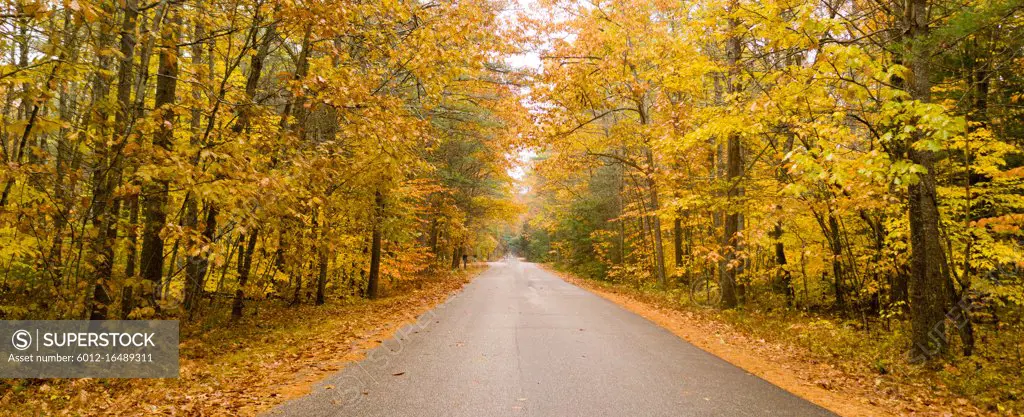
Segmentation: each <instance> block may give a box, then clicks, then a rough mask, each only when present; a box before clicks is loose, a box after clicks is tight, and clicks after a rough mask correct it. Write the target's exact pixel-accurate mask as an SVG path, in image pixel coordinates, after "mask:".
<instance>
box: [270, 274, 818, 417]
mask: <svg viewBox="0 0 1024 417" xmlns="http://www.w3.org/2000/svg"><path fill="white" fill-rule="evenodd" d="M267 415H271V416H382V417H383V416H387V417H394V416H417V417H419V416H446V417H449V416H450V417H486V416H531V417H547V416H552V417H556V416H557V417H561V416H586V417H591V416H595V417H596V416H644V417H647V416H652V417H653V416H831V415H832V414H831V413H829V412H827V411H825V410H824V409H822V408H820V407H818V406H816V405H813V404H811V403H809V402H807V401H804V400H802V399H800V398H798V397H796V396H794V395H792V394H790V393H788V392H786V391H783V390H782V389H780V388H778V387H776V386H774V385H772V384H770V383H768V382H765V381H764V380H762V379H760V378H758V377H756V376H753V375H751V374H748V373H747V372H745V371H743V370H742V369H739V368H737V367H735V366H732V365H730V364H729V363H727V362H725V361H723V360H721V359H719V358H717V357H715V356H713V355H711V354H709V353H706V352H704V351H702V350H700V349H698V348H696V347H694V346H693V345H690V344H689V343H687V342H685V341H683V340H682V339H680V338H678V337H676V336H675V335H673V334H672V333H670V332H668V331H667V330H665V329H662V328H661V327H658V326H657V325H655V324H653V323H651V322H649V321H647V320H646V319H644V318H642V317H640V316H637V315H635V314H633V313H631V312H629V311H626V310H624V309H622V308H620V307H619V306H617V305H615V304H614V303H612V302H610V301H607V300H605V299H603V298H600V297H598V296H595V295H593V294H591V293H589V292H587V291H585V290H583V289H580V288H579V287H576V286H574V285H572V284H569V283H566V282H565V281H562V280H561V279H559V278H558V277H556V276H554V275H553V274H551V273H549V272H547V271H544V270H543V269H541V268H539V267H538V266H537V265H534V264H530V263H525V262H519V261H515V260H510V261H507V262H497V263H493V264H491V267H490V269H488V270H487V271H486V272H484V273H483V274H481V275H480V276H479V277H477V278H476V279H475V280H474V281H473V282H471V283H470V284H468V285H466V287H465V288H464V290H463V291H462V292H461V293H459V294H458V295H456V296H454V297H452V298H451V299H450V300H448V302H446V303H445V304H442V305H441V306H439V307H437V308H435V309H434V310H432V311H430V312H428V313H426V314H424V315H423V316H421V317H420V319H419V321H417V322H416V323H415V324H413V325H410V326H408V327H406V328H404V329H402V330H400V331H399V334H398V335H396V337H395V338H393V339H390V340H386V341H384V343H383V344H382V345H381V346H380V347H378V348H376V349H375V350H373V351H371V352H370V353H369V354H368V355H367V358H366V359H365V360H363V361H362V362H359V363H357V364H351V365H349V366H347V367H346V368H345V369H344V370H343V371H341V372H339V373H338V374H336V375H334V376H331V377H329V378H327V379H326V380H325V381H323V382H321V383H320V384H318V385H317V386H316V387H314V389H313V392H312V393H311V394H309V395H307V396H305V397H301V398H298V399H295V400H292V401H290V402H287V403H285V404H283V405H281V406H280V407H278V408H275V409H273V410H271V411H269V412H268V414H267Z"/></svg>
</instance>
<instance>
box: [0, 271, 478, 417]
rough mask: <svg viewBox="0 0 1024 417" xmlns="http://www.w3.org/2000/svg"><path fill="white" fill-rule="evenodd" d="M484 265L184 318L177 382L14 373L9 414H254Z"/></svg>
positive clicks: (337, 365)
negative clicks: (334, 296)
mask: <svg viewBox="0 0 1024 417" xmlns="http://www.w3.org/2000/svg"><path fill="white" fill-rule="evenodd" d="M481 268H483V267H482V266H477V267H471V268H470V269H469V270H468V271H466V272H460V273H454V274H441V275H433V276H429V277H423V278H418V279H416V280H412V281H407V282H402V283H400V284H399V285H398V286H397V287H396V288H393V290H392V291H391V293H393V294H395V295H390V296H387V297H384V298H381V299H378V300H376V301H368V300H363V299H358V300H354V301H347V302H342V301H338V302H336V303H333V304H332V303H328V304H327V305H324V306H320V307H316V306H311V305H303V306H299V307H295V308H290V307H287V306H283V305H269V304H265V305H262V306H259V307H258V315H257V316H255V317H249V318H247V319H246V320H245V321H243V322H242V323H240V324H238V325H234V326H226V325H223V324H224V323H221V322H217V321H206V322H201V323H193V324H188V325H183V328H182V342H181V346H180V347H181V374H180V378H178V379H125V380H117V379H78V380H72V379H49V380H5V381H3V382H0V415H5V416H7V415H9V416H22V415H25V416H28V415H33V416H36V415H71V416H93V415H117V416H133V415H139V416H141V415H146V416H152V415H167V416H239V415H255V414H257V413H259V412H261V411H263V410H266V409H268V408H270V407H272V406H273V405H275V404H279V403H281V402H283V401H285V400H287V399H290V398H294V397H297V396H301V395H303V394H305V393H307V392H308V391H309V389H310V387H311V386H312V384H313V383H315V382H317V381H319V380H321V379H323V378H324V377H326V376H327V375H329V374H330V373H333V372H337V371H339V370H341V369H342V367H344V366H345V364H346V363H349V362H352V361H355V360H358V359H360V358H361V357H362V355H363V354H364V352H366V351H367V350H369V349H371V348H373V347H374V346H376V345H377V344H379V343H381V341H383V340H385V339H387V338H388V337H390V336H391V334H393V333H394V332H395V331H396V330H397V329H398V328H399V327H400V326H401V325H402V324H404V323H407V322H409V321H412V320H414V319H415V317H416V316H418V315H419V314H422V313H423V312H425V311H427V310H429V309H431V308H433V307H434V306H436V305H437V304H439V303H441V302H443V301H444V300H446V299H447V298H448V297H449V296H450V295H451V294H452V293H453V292H455V291H458V290H459V289H460V288H461V287H462V285H464V284H465V283H466V282H467V281H468V279H469V277H471V276H472V275H475V274H476V273H478V272H479V271H480V270H481ZM314 313H315V314H314Z"/></svg>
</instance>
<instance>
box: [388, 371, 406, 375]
mask: <svg viewBox="0 0 1024 417" xmlns="http://www.w3.org/2000/svg"><path fill="white" fill-rule="evenodd" d="M401 375H405V371H402V372H398V373H394V374H391V376H401Z"/></svg>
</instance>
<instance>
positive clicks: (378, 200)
mask: <svg viewBox="0 0 1024 417" xmlns="http://www.w3.org/2000/svg"><path fill="white" fill-rule="evenodd" d="M383 220H384V194H383V193H381V192H380V190H378V191H377V192H376V193H374V216H373V234H372V236H371V237H370V275H369V278H368V279H367V282H366V296H367V297H369V298H370V299H371V300H372V299H376V298H377V297H378V296H379V294H378V288H377V285H378V282H379V281H380V240H381V229H382V226H383V224H382V223H383Z"/></svg>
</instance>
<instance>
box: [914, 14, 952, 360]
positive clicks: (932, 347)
mask: <svg viewBox="0 0 1024 417" xmlns="http://www.w3.org/2000/svg"><path fill="white" fill-rule="evenodd" d="M905 4H906V7H907V9H906V10H904V24H905V26H906V27H905V29H906V31H905V36H906V40H907V41H908V45H909V50H908V51H907V57H906V60H907V61H908V62H909V64H910V65H909V67H910V70H911V72H912V74H913V75H912V79H911V82H910V84H909V92H910V97H911V98H912V99H914V100H918V101H920V102H922V103H927V102H929V101H930V100H931V68H930V67H931V65H932V62H931V55H932V50H931V49H932V48H931V47H930V45H929V44H928V39H927V38H928V37H929V27H928V21H929V16H928V0H909V1H908V2H907V3H905ZM918 139H921V137H920V134H919V133H916V134H914V135H913V136H912V137H911V138H910V139H908V143H907V144H906V149H907V153H908V156H909V157H910V160H911V161H912V162H914V163H915V164H918V165H921V166H922V167H924V168H925V169H926V171H925V172H923V173H920V174H919V175H918V178H919V181H918V182H917V183H915V184H911V185H910V186H909V187H908V198H909V203H910V205H909V206H910V248H911V250H910V282H909V284H910V285H909V287H910V288H909V290H910V314H911V341H912V343H913V349H914V355H913V360H915V361H920V360H930V359H932V358H934V357H935V356H937V355H941V354H943V353H945V352H946V349H947V346H948V340H947V338H946V324H945V320H946V304H947V302H948V300H949V294H947V282H948V279H949V277H948V276H946V275H945V274H944V273H943V272H944V271H943V270H942V261H943V259H944V256H943V250H944V249H943V247H942V244H941V240H940V235H939V209H938V200H937V199H938V196H937V194H936V185H935V167H934V165H935V155H934V153H933V152H932V151H929V150H918V149H914V147H913V146H912V144H913V141H916V140H918Z"/></svg>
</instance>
